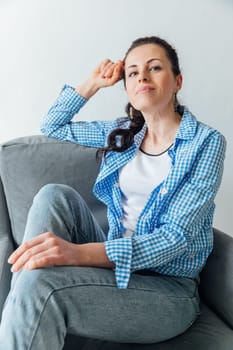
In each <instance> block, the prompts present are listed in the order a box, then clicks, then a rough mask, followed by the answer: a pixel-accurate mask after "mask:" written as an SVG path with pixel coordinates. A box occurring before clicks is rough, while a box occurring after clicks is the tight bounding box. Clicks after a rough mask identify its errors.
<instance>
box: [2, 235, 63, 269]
mask: <svg viewBox="0 0 233 350" xmlns="http://www.w3.org/2000/svg"><path fill="white" fill-rule="evenodd" d="M55 241H56V236H55V235H54V234H53V233H51V232H46V233H43V234H41V235H39V236H37V237H35V238H33V239H31V240H29V241H27V242H25V243H23V244H22V245H21V246H20V247H19V248H18V249H16V250H15V252H14V253H13V254H12V255H11V256H10V257H9V259H8V262H9V263H10V264H12V269H11V271H12V272H17V271H19V270H20V269H21V268H26V266H27V264H29V265H33V264H32V262H33V261H35V258H36V257H37V258H38V256H40V254H44V253H46V252H47V253H48V250H51V248H52V247H54V245H55ZM29 265H28V266H29ZM28 266H27V267H28Z"/></svg>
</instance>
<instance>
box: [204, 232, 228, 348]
mask: <svg viewBox="0 0 233 350" xmlns="http://www.w3.org/2000/svg"><path fill="white" fill-rule="evenodd" d="M201 279H202V280H203V281H204V282H205V283H202V284H201V288H200V291H201V293H202V296H203V298H204V299H205V301H206V302H207V303H208V305H209V306H210V307H211V308H212V309H213V310H214V311H215V312H216V313H217V314H218V315H219V316H220V317H222V319H223V320H224V321H225V322H227V323H228V324H229V325H230V327H231V328H232V329H233V301H232V300H233V239H232V237H230V236H229V235H226V234H223V233H222V232H220V231H219V230H216V229H215V230H214V249H213V252H212V254H211V255H210V256H209V258H208V265H207V268H205V269H203V271H202V274H201ZM232 349H233V344H232Z"/></svg>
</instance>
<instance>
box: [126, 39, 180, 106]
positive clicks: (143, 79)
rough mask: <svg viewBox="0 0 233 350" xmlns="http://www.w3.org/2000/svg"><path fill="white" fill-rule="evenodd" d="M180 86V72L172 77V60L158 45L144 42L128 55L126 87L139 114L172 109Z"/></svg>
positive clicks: (130, 100)
mask: <svg viewBox="0 0 233 350" xmlns="http://www.w3.org/2000/svg"><path fill="white" fill-rule="evenodd" d="M181 86H182V76H181V74H179V75H178V76H176V77H175V76H174V73H173V71H172V66H171V62H170V61H169V59H168V58H167V56H166V53H165V50H164V49H163V48H162V47H160V46H159V45H155V44H145V45H142V46H139V47H136V48H135V49H133V50H132V51H130V52H129V54H128V55H127V57H126V59H125V88H126V92H127V94H128V99H129V102H130V103H131V104H132V105H133V107H134V108H135V109H137V110H139V111H141V112H142V113H146V112H150V111H152V110H153V111H155V110H156V111H158V112H162V111H166V110H167V109H168V108H173V110H174V95H175V93H176V92H177V91H178V90H179V89H180V88H181Z"/></svg>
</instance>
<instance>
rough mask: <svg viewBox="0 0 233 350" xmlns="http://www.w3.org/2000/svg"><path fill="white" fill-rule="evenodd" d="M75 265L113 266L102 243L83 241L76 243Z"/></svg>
mask: <svg viewBox="0 0 233 350" xmlns="http://www.w3.org/2000/svg"><path fill="white" fill-rule="evenodd" d="M76 252H77V255H76V256H77V265H78V266H94V267H106V268H114V267H115V264H114V263H113V262H112V261H110V260H109V258H108V256H107V254H106V250H105V246H104V244H103V243H85V244H77V245H76Z"/></svg>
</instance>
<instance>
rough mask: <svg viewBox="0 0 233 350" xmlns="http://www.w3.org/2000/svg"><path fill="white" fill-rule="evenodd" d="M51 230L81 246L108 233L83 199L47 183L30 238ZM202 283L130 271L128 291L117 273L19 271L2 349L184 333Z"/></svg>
mask: <svg viewBox="0 0 233 350" xmlns="http://www.w3.org/2000/svg"><path fill="white" fill-rule="evenodd" d="M46 231H51V232H53V233H55V234H57V235H59V236H60V237H62V238H64V239H66V240H68V241H72V242H76V243H85V242H101V241H104V240H105V239H106V236H105V234H104V233H103V231H102V229H101V228H100V226H99V224H98V223H97V222H96V220H95V219H94V217H93V216H92V214H91V213H90V210H89V209H88V207H87V205H86V203H85V202H84V201H83V199H82V198H81V197H80V195H79V194H78V193H77V192H76V191H75V190H74V189H72V188H70V187H69V186H65V185H46V186H44V187H43V188H42V189H41V190H40V191H39V193H38V194H37V195H36V196H35V198H34V201H33V205H32V207H31V209H30V211H29V215H28V220H27V225H26V230H25V237H24V240H28V239H30V238H32V237H33V236H35V235H38V234H40V233H42V232H46ZM199 311H200V310H199V296H198V283H197V282H196V281H194V280H192V279H188V278H177V277H169V276H162V275H159V274H157V275H156V274H155V275H147V274H143V273H133V274H132V275H131V279H130V282H129V286H128V288H127V289H118V288H117V287H116V282H115V277H114V271H113V270H111V269H104V268H95V267H76V266H62V267H49V268H43V269H38V270H32V271H23V270H22V271H20V272H17V273H14V276H13V280H12V287H11V291H10V293H9V296H8V298H7V301H6V303H5V307H4V311H3V315H2V322H1V326H0V350H16V349H17V350H29V349H30V350H42V349H43V350H47V349H48V350H59V349H62V348H63V346H64V338H65V336H66V334H67V333H71V334H76V335H80V336H86V337H92V338H98V339H103V340H108V341H115V342H128V343H155V342H160V341H163V340H166V339H169V338H172V337H174V336H176V335H178V334H180V333H182V332H184V331H185V330H186V329H187V328H188V327H189V326H190V325H191V324H192V323H193V322H194V321H195V319H196V318H197V316H198V314H199Z"/></svg>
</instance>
